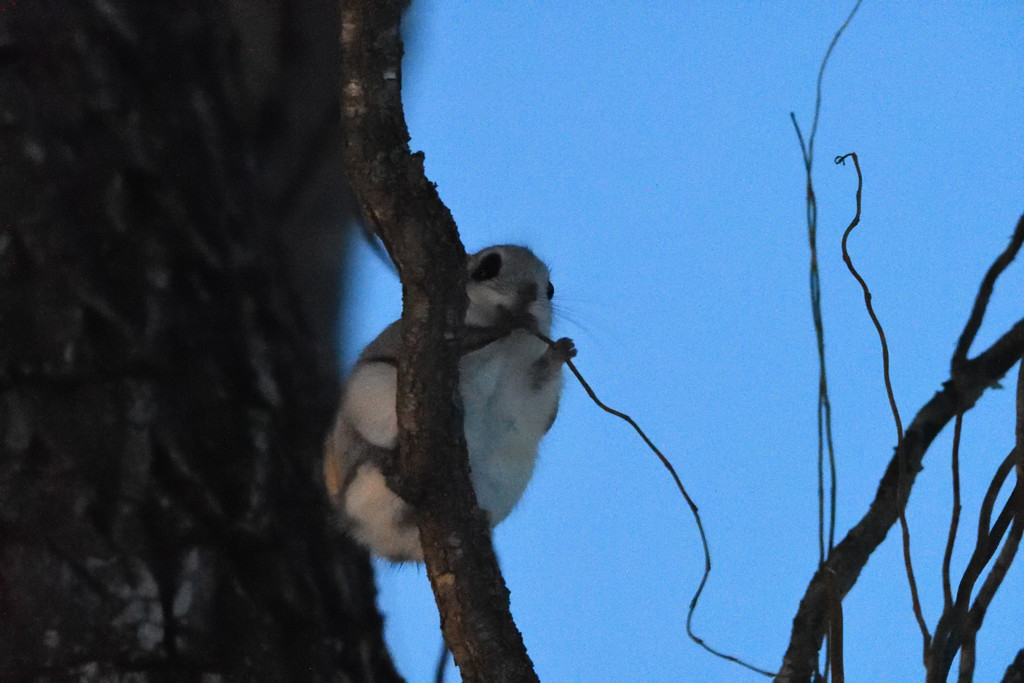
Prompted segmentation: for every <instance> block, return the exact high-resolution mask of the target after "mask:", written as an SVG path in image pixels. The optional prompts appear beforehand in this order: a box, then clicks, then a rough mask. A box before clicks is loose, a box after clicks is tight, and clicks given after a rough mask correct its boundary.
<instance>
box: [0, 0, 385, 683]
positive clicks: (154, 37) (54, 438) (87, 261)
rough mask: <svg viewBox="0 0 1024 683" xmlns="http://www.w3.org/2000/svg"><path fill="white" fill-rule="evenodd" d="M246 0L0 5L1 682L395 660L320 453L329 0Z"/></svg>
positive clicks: (362, 671) (326, 334) (329, 257)
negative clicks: (330, 507)
mask: <svg viewBox="0 0 1024 683" xmlns="http://www.w3.org/2000/svg"><path fill="white" fill-rule="evenodd" d="M243 6H244V7H243ZM235 9H238V10H241V12H240V13H239V14H237V15H234V17H233V15H232V14H231V13H230V7H229V6H227V5H224V4H221V3H218V2H213V1H208V2H201V3H186V2H165V3H149V2H147V3H139V2H134V1H132V0H103V1H102V2H101V1H100V0H96V1H95V2H79V3H71V2H66V1H65V0H49V1H47V0H40V1H37V2H27V3H17V4H16V5H15V4H9V5H8V6H7V7H5V11H4V13H3V21H0V149H3V153H2V157H3V158H2V163H0V196H2V197H3V209H2V211H3V215H2V216H0V679H2V680H5V681H7V680H11V681H21V680H68V679H78V680H99V679H101V678H102V679H103V680H113V679H118V680H120V679H125V680H127V678H125V677H126V676H129V675H130V680H136V681H147V680H176V681H177V680H198V679H199V678H200V676H201V675H203V674H208V675H209V678H204V680H211V681H216V680H254V681H259V680H267V681H285V680H360V681H365V680H385V681H386V680H398V676H397V675H396V674H395V672H394V669H393V667H392V665H391V662H390V659H389V657H388V654H387V652H386V650H385V648H384V646H383V643H382V639H381V620H380V616H379V614H378V613H377V611H376V609H375V606H374V597H375V591H374V586H373V577H372V572H371V568H370V565H369V563H368V561H367V558H366V556H365V554H364V553H362V552H361V551H359V550H358V549H355V548H354V547H353V546H352V545H351V544H350V543H348V542H347V541H345V540H344V539H343V538H340V537H339V536H338V534H336V533H335V532H334V531H333V530H332V529H331V526H330V524H329V522H328V519H329V517H328V513H327V506H326V502H325V501H324V496H323V493H322V490H321V484H320V482H319V479H318V477H317V476H316V472H317V471H318V462H319V454H320V451H321V439H322V435H323V433H325V431H326V428H327V426H328V424H329V421H330V418H331V414H332V412H333V409H334V402H335V400H336V393H337V389H336V370H335V367H334V361H333V355H334V348H335V343H334V338H335V335H334V332H333V325H331V324H328V323H327V321H328V320H330V319H332V318H334V317H335V315H334V314H335V310H336V306H337V292H336V283H337V281H338V275H337V268H338V258H340V254H341V249H340V237H339V235H340V224H341V221H340V220H339V216H338V215H339V212H340V211H341V209H343V203H342V201H341V200H340V199H339V197H340V196H341V195H340V193H339V192H333V193H331V196H328V195H327V194H326V193H325V189H324V188H327V187H329V186H330V184H331V182H332V180H331V178H332V175H331V173H329V172H327V173H324V172H322V169H324V168H329V166H330V164H329V163H326V164H317V165H316V166H314V167H313V168H312V169H311V168H310V166H311V164H313V163H314V162H316V160H317V159H319V158H320V156H321V155H326V156H327V157H330V155H331V154H332V153H335V154H336V152H337V149H338V145H337V140H334V141H333V143H332V141H331V140H329V139H328V140H326V141H325V140H324V138H323V136H322V135H320V134H319V133H318V131H321V130H329V129H330V128H331V127H332V124H333V122H335V121H336V120H337V107H336V103H330V100H331V99H333V95H332V93H333V89H334V83H336V79H337V72H336V69H337V66H336V64H337V60H336V58H335V59H333V60H332V59H331V56H332V55H334V53H335V52H336V49H337V47H336V46H337V43H336V35H337V34H336V30H332V25H333V27H334V29H336V27H337V10H336V7H334V6H333V5H332V3H329V2H310V3H306V4H304V5H303V7H302V8H298V7H295V8H293V7H290V6H288V5H285V4H279V3H277V2H270V1H268V2H262V3H249V4H246V3H238V6H237V7H236V8H235ZM261 12H262V14H260V13H261ZM318 13H319V16H318ZM233 18H237V19H241V20H242V21H240V22H239V23H238V24H237V25H238V26H239V27H241V29H242V35H243V39H242V40H244V42H240V40H239V38H238V34H237V33H236V31H235V25H234V24H233V22H232V19H233ZM316 29H320V31H321V33H322V34H323V35H321V36H320V37H319V38H317V34H316ZM309 31H313V33H309ZM304 32H305V33H304ZM243 47H245V48H246V49H241V48H243ZM255 48H260V49H264V50H272V51H273V54H272V55H270V56H268V55H267V54H265V53H264V54H262V55H260V57H261V58H262V59H263V65H264V67H266V69H268V70H267V71H263V72H261V71H259V69H258V68H257V67H258V66H259V64H258V61H259V60H255V61H254V60H249V61H246V62H244V63H242V65H241V68H240V65H239V60H238V55H239V53H242V54H251V53H252V50H253V49H255ZM318 52H319V56H318ZM325 55H326V56H325ZM317 62H319V63H320V67H319V68H320V69H322V71H321V72H319V75H317V72H316V68H317V67H316V66H315V65H316V63H317ZM302 78H305V79H306V80H305V81H303V80H301V79H302ZM317 79H319V80H320V81H322V82H323V81H326V87H325V88H324V89H323V90H322V91H321V92H324V93H326V99H323V97H322V96H321V95H320V94H319V93H316V92H314V90H313V89H311V88H310V85H311V82H312V81H316V80H317ZM300 86H305V87H306V88H307V89H309V93H308V95H304V93H303V92H301V91H299V90H298V87H300ZM325 102H328V103H329V104H326V105H325ZM302 121H306V122H307V123H302ZM309 124H312V125H309ZM324 149H327V151H322V150H324ZM332 150H333V151H332ZM311 157H312V158H311ZM333 177H334V182H337V174H336V173H335V174H334V176H333ZM299 189H302V190H303V191H302V192H299ZM332 216H333V218H334V219H333V221H332V220H331V217H332ZM332 222H333V225H331V223H332ZM323 223H328V226H327V229H325V228H324V227H318V226H322V225H323ZM313 254H325V255H326V256H325V257H324V258H317V259H314V258H312V255H313ZM335 255H336V256H335ZM296 264H300V265H301V266H302V268H301V270H303V271H304V272H306V273H307V277H305V278H302V279H299V278H297V277H296V276H295V275H296V270H297V269H296V268H295V265H296ZM310 321H312V322H310Z"/></svg>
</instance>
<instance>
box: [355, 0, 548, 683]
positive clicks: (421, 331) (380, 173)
mask: <svg viewBox="0 0 1024 683" xmlns="http://www.w3.org/2000/svg"><path fill="white" fill-rule="evenodd" d="M406 4H407V2H406V1H405V0H343V2H342V3H341V6H342V17H341V22H342V33H341V57H342V64H343V67H342V69H343V72H344V73H343V80H342V82H341V105H342V121H343V124H344V131H345V136H346V140H345V148H346V168H347V169H348V171H349V177H350V179H351V183H352V187H353V189H354V191H355V194H356V195H357V196H358V197H359V201H360V204H361V206H362V209H363V212H364V214H365V216H366V218H367V221H368V224H369V225H371V226H372V227H373V229H374V230H375V231H376V232H377V234H378V235H380V237H381V239H382V240H383V242H384V244H385V245H386V247H387V249H388V253H389V254H390V255H391V257H392V259H393V260H394V262H395V264H396V265H397V266H398V270H399V274H400V276H401V280H402V303H403V307H402V321H403V323H404V327H403V334H402V349H403V353H402V354H401V355H400V357H399V361H398V369H399V372H398V378H399V379H398V404H397V409H398V427H399V451H400V455H399V458H398V460H399V462H398V463H396V467H395V471H394V472H391V473H387V474H388V475H389V480H388V483H389V485H390V486H391V487H392V488H393V489H394V490H395V491H396V492H397V493H398V494H399V495H400V496H401V497H402V498H403V499H405V500H406V501H408V502H409V503H411V504H412V505H413V507H414V508H415V510H416V515H417V523H418V526H419V532H420V539H421V542H422V544H423V552H424V557H425V560H426V565H427V575H428V576H429V578H430V584H431V587H432V588H433V591H434V597H435V599H436V601H437V606H438V610H439V612H440V614H441V628H442V631H443V632H444V638H445V642H446V643H447V645H448V647H449V649H450V650H451V651H452V654H453V657H454V659H455V663H456V664H458V666H459V668H460V670H461V674H462V677H463V680H465V681H488V682H497V681H531V680H534V681H535V680H537V676H536V674H535V673H534V671H533V665H532V664H531V662H530V660H529V657H528V656H527V654H526V647H525V646H524V644H523V639H522V635H521V634H520V633H519V631H518V629H517V628H516V625H515V623H514V622H513V621H512V617H511V614H510V612H509V593H508V589H507V588H506V586H505V581H504V579H503V578H502V576H501V572H500V570H499V568H498V563H497V559H496V558H495V555H494V548H493V547H492V545H491V536H490V525H489V524H488V521H487V518H486V516H485V515H484V513H483V512H482V511H481V510H480V509H479V507H478V506H477V505H476V498H475V496H474V494H473V489H472V485H471V483H470V479H469V463H468V460H467V457H466V443H465V438H464V437H463V430H462V417H461V414H460V406H459V405H458V392H457V391H456V389H457V387H458V360H459V353H460V348H461V329H460V328H461V327H462V321H463V319H464V318H465V311H466V294H465V291H466V290H465V282H466V270H465V259H466V255H465V252H464V250H463V246H462V242H461V241H460V240H459V234H458V229H457V228H456V226H455V222H454V220H453V219H452V216H451V214H450V212H449V211H448V209H447V208H446V207H445V206H444V204H443V203H442V202H441V199H440V197H438V194H437V191H436V189H435V187H434V185H433V183H431V182H430V181H429V180H428V179H427V178H426V175H425V174H424V171H423V155H422V154H412V153H410V150H409V133H408V130H407V128H406V124H405V115H404V112H403V109H402V98H401V88H402V51H403V46H402V38H401V34H400V30H399V29H400V22H401V14H402V11H403V10H404V9H405V6H406Z"/></svg>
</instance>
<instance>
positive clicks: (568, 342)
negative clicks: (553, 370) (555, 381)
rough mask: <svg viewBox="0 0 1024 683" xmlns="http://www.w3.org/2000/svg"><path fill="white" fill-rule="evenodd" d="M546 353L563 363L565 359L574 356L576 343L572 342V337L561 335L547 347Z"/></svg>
mask: <svg viewBox="0 0 1024 683" xmlns="http://www.w3.org/2000/svg"><path fill="white" fill-rule="evenodd" d="M548 353H549V354H551V357H552V358H553V359H554V360H556V361H558V362H559V363H564V362H565V361H567V360H570V359H572V358H575V357H576V344H574V343H573V341H572V339H569V338H568V337H562V338H561V339H559V340H558V341H556V342H555V343H554V344H553V345H551V346H549V347H548Z"/></svg>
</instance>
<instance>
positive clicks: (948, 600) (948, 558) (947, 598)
mask: <svg viewBox="0 0 1024 683" xmlns="http://www.w3.org/2000/svg"><path fill="white" fill-rule="evenodd" d="M963 422H964V415H963V413H957V415H956V422H955V423H953V455H952V464H951V468H952V470H953V513H952V516H951V518H950V520H949V536H948V537H947V538H946V552H945V553H944V554H943V556H942V599H943V603H944V607H943V609H944V610H951V609H953V587H952V583H951V582H950V578H949V565H950V563H951V562H952V560H953V547H954V546H955V545H956V532H957V528H958V527H959V525H960V431H961V429H962V427H963ZM936 630H938V629H937V627H936Z"/></svg>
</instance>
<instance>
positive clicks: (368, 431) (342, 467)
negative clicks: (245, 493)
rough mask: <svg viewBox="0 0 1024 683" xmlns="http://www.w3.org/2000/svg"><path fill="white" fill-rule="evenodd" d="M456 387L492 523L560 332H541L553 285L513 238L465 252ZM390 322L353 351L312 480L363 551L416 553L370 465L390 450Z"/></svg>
mask: <svg viewBox="0 0 1024 683" xmlns="http://www.w3.org/2000/svg"><path fill="white" fill-rule="evenodd" d="M467 268H468V273H469V280H468V282H467V285H466V295H467V298H468V299H469V304H468V306H467V309H466V320H465V334H464V338H465V339H464V345H463V350H462V353H463V355H462V357H461V359H460V361H459V393H460V395H461V397H462V408H463V429H464V431H465V437H466V448H467V451H468V453H469V467H470V476H471V480H472V483H473V490H474V491H475V493H476V498H477V502H478V503H479V505H480V507H481V508H482V509H483V510H484V511H485V512H486V513H487V514H488V516H489V518H490V522H491V526H492V527H494V526H496V525H497V524H498V523H500V522H501V521H502V520H504V519H505V518H506V517H508V515H509V513H510V512H512V509H513V508H514V507H515V506H516V504H517V503H518V502H519V499H520V498H521V497H522V495H523V492H524V491H525V490H526V486H527V484H529V482H530V477H531V476H532V475H533V468H534V464H535V463H536V461H537V448H538V446H539V444H540V440H541V438H542V437H543V436H544V435H545V434H546V433H547V432H548V430H549V429H550V428H551V425H552V424H553V423H554V421H555V416H556V415H557V413H558V401H559V397H560V396H561V391H562V367H563V366H564V365H565V362H566V361H567V360H569V359H571V358H572V357H574V356H575V355H576V348H575V346H574V345H573V342H572V340H571V339H568V338H565V337H563V338H562V339H559V340H558V341H556V342H555V343H554V344H553V345H548V344H547V343H545V342H544V341H542V340H541V339H540V338H539V337H538V336H537V335H536V333H538V332H539V333H541V334H543V335H545V336H549V334H550V330H551V299H552V298H553V297H554V294H555V288H554V286H553V285H552V284H551V279H550V275H549V272H548V268H547V266H545V265H544V263H543V262H542V261H541V260H540V259H539V258H537V257H536V256H535V255H534V254H533V252H532V251H530V250H529V249H527V248H525V247H520V246H513V245H507V244H503V245H497V246H492V247H487V248H486V249H483V250H481V251H479V252H477V253H476V254H473V255H472V256H471V257H469V260H468V263H467ZM401 322H402V321H401V320H397V321H395V322H393V323H391V324H390V325H389V326H388V327H386V328H385V329H384V331H383V332H381V333H380V334H379V335H378V336H377V338H376V339H374V340H373V341H372V342H370V344H369V345H368V346H367V347H366V348H365V349H363V352H362V353H361V354H360V355H359V358H358V359H357V360H356V363H355V367H354V368H353V369H352V373H351V375H350V376H349V378H348V381H347V382H346V383H345V387H344V390H343V393H342V399H341V405H340V407H339V409H338V415H337V418H336V420H335V424H334V428H333V430H332V432H331V434H330V436H329V437H328V438H327V442H326V444H325V448H324V451H325V452H324V479H325V483H326V486H327V492H328V494H329V496H330V499H331V502H332V503H333V504H334V507H335V508H336V509H337V510H338V513H339V515H338V517H339V520H340V523H341V526H342V528H343V529H344V530H345V531H346V532H347V533H348V534H349V535H350V536H351V537H352V538H354V539H355V540H356V541H358V542H359V543H360V544H362V545H363V546H365V547H366V548H367V549H369V550H370V551H371V552H372V553H374V554H375V555H379V556H380V557H383V558H386V559H388V560H392V561H394V562H404V561H418V562H422V561H423V548H422V546H421V545H420V537H419V529H418V528H417V526H416V518H415V515H414V514H413V510H412V508H411V507H410V505H409V504H408V503H406V502H405V501H404V500H402V499H401V498H400V497H399V496H398V495H397V494H396V493H394V492H393V491H392V490H391V489H390V488H388V486H387V483H386V481H385V477H384V474H383V473H382V469H384V467H385V464H386V463H388V462H390V461H391V460H392V459H393V458H396V457H397V455H398V420H397V416H396V410H395V395H396V392H397V382H398V352H399V347H400V344H401Z"/></svg>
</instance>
